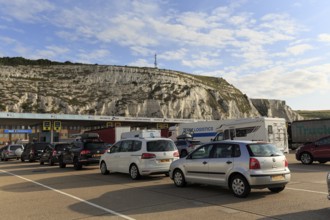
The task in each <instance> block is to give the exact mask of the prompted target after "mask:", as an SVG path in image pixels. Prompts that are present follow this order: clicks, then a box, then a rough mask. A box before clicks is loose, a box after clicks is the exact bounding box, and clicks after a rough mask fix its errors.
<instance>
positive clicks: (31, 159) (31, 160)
mask: <svg viewBox="0 0 330 220" xmlns="http://www.w3.org/2000/svg"><path fill="white" fill-rule="evenodd" d="M33 161H34V160H33V157H32V156H31V155H29V162H30V163H32V162H33Z"/></svg>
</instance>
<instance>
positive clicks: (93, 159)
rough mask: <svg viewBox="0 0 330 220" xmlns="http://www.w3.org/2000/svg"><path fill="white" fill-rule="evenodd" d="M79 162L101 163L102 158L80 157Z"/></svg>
mask: <svg viewBox="0 0 330 220" xmlns="http://www.w3.org/2000/svg"><path fill="white" fill-rule="evenodd" d="M79 163H81V164H84V165H89V164H99V163H100V158H88V159H80V160H79Z"/></svg>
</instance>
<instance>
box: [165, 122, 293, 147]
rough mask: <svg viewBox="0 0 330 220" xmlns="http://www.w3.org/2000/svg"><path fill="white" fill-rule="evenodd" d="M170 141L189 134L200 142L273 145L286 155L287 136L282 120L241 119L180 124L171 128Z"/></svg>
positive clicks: (284, 123)
mask: <svg viewBox="0 0 330 220" xmlns="http://www.w3.org/2000/svg"><path fill="white" fill-rule="evenodd" d="M169 130H170V132H171V133H172V135H171V136H170V138H171V139H175V138H176V137H177V136H178V135H180V134H185V133H186V134H191V135H192V136H193V138H194V139H195V140H199V141H201V142H210V141H219V140H228V139H232V140H254V141H266V142H270V143H273V144H275V145H276V146H277V147H278V148H279V149H280V150H281V151H283V152H285V153H288V152H289V147H288V146H289V144H288V135H287V127H286V121H285V119H284V118H267V117H258V118H243V119H228V120H219V121H201V122H193V123H182V124H179V125H178V126H175V127H171V128H170V129H169Z"/></svg>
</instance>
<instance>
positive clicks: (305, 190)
mask: <svg viewBox="0 0 330 220" xmlns="http://www.w3.org/2000/svg"><path fill="white" fill-rule="evenodd" d="M285 189H290V190H295V191H302V192H310V193H317V194H322V195H328V193H326V192H320V191H313V190H308V189H297V188H291V187H285Z"/></svg>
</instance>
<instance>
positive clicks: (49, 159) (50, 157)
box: [39, 142, 71, 166]
mask: <svg viewBox="0 0 330 220" xmlns="http://www.w3.org/2000/svg"><path fill="white" fill-rule="evenodd" d="M70 146H71V144H70V143H64V142H55V143H52V144H51V145H48V146H47V147H46V148H45V149H44V150H43V152H42V154H41V156H40V160H39V161H40V165H43V164H44V163H45V162H46V163H48V165H50V166H53V165H54V164H55V163H58V156H60V155H62V152H63V151H64V150H65V149H67V148H70Z"/></svg>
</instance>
